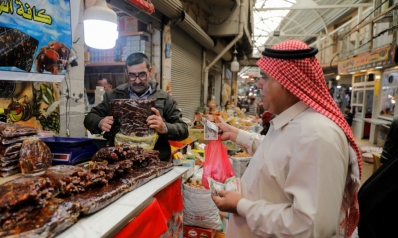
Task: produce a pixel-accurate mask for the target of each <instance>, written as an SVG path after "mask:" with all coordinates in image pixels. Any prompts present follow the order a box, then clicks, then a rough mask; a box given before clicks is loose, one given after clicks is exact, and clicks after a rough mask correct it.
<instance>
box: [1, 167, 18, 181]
mask: <svg viewBox="0 0 398 238" xmlns="http://www.w3.org/2000/svg"><path fill="white" fill-rule="evenodd" d="M19 173H21V168H19V167H18V168H16V169H13V170H9V171H0V176H1V177H3V178H5V177H9V176H11V175H14V174H19Z"/></svg>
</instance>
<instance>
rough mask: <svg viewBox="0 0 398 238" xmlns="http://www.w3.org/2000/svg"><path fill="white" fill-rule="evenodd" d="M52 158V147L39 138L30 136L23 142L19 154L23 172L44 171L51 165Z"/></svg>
mask: <svg viewBox="0 0 398 238" xmlns="http://www.w3.org/2000/svg"><path fill="white" fill-rule="evenodd" d="M52 159H53V155H52V154H51V151H50V148H48V146H47V145H46V144H45V143H44V142H43V141H41V140H40V139H39V138H29V139H27V140H24V142H23V143H22V147H21V150H20V156H19V165H20V166H21V171H22V174H33V173H38V172H41V171H44V170H45V169H47V168H48V167H50V166H51V163H52Z"/></svg>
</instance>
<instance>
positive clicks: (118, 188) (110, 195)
mask: <svg viewBox="0 0 398 238" xmlns="http://www.w3.org/2000/svg"><path fill="white" fill-rule="evenodd" d="M128 191H129V186H128V185H127V184H125V183H123V182H122V181H121V180H119V181H112V182H110V183H108V184H107V185H106V186H104V187H102V188H94V189H91V190H88V191H86V192H84V193H80V194H77V195H74V196H71V197H68V198H66V199H65V200H66V201H70V202H73V203H78V204H79V205H80V208H81V213H82V214H91V213H94V212H96V211H98V210H101V209H102V208H104V207H106V206H108V205H109V204H110V203H112V202H114V201H116V200H117V199H118V198H120V197H121V196H122V195H123V194H125V193H127V192H128Z"/></svg>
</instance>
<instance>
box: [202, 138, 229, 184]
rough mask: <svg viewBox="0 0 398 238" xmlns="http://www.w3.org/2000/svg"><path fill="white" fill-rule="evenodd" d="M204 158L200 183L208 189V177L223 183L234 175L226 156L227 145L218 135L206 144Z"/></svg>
mask: <svg viewBox="0 0 398 238" xmlns="http://www.w3.org/2000/svg"><path fill="white" fill-rule="evenodd" d="M205 158H206V159H205V165H204V166H203V177H202V184H203V186H204V187H205V188H207V189H209V182H208V181H207V178H208V177H210V178H212V179H214V180H216V181H217V182H221V183H224V182H225V180H227V179H228V178H230V177H232V176H234V175H235V174H234V169H233V168H232V164H231V162H230V161H229V158H228V151H227V147H226V146H225V145H223V143H222V142H221V137H220V136H218V140H211V141H210V142H209V144H208V145H206V147H205Z"/></svg>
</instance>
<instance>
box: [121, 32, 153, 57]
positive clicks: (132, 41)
mask: <svg viewBox="0 0 398 238" xmlns="http://www.w3.org/2000/svg"><path fill="white" fill-rule="evenodd" d="M135 52H141V53H144V54H145V55H146V56H148V58H149V60H151V56H152V44H151V42H150V41H149V39H148V37H147V36H144V35H136V36H127V37H126V45H125V46H124V47H123V49H122V61H126V58H127V57H128V56H129V55H130V54H132V53H135Z"/></svg>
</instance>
